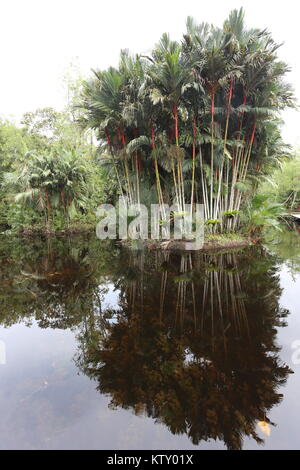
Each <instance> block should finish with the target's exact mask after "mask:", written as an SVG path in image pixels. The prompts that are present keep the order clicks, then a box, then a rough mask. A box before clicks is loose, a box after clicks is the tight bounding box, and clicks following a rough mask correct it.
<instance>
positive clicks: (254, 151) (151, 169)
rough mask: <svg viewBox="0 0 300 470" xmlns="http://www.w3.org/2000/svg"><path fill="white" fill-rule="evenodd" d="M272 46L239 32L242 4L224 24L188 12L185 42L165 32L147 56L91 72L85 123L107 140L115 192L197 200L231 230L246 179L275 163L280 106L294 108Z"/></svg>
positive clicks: (252, 32)
mask: <svg viewBox="0 0 300 470" xmlns="http://www.w3.org/2000/svg"><path fill="white" fill-rule="evenodd" d="M278 47H279V46H278V45H277V44H275V43H274V41H273V39H272V37H271V35H270V33H269V32H267V31H265V30H264V31H261V30H258V29H246V28H245V25H244V12H243V10H242V9H240V10H239V11H237V10H234V11H233V12H231V13H230V15H229V17H228V19H227V20H226V21H225V22H224V24H223V27H222V28H216V27H214V26H212V25H208V24H206V23H202V24H197V22H196V21H195V20H193V19H192V18H188V20H187V31H186V33H185V34H184V36H183V41H182V43H178V42H176V41H172V40H171V39H170V37H169V36H168V34H164V35H163V36H162V38H161V40H160V42H159V43H158V44H157V45H156V46H155V47H154V49H153V51H152V53H151V54H150V55H149V56H131V55H130V54H129V53H128V52H127V51H122V52H121V58H120V64H119V67H118V68H117V69H116V68H109V69H108V70H106V71H103V72H100V71H99V72H94V75H95V76H94V78H93V79H91V80H90V81H88V82H87V83H86V84H85V87H84V92H83V101H82V108H83V113H84V116H83V118H84V119H83V120H84V121H85V125H86V126H87V127H89V128H92V129H94V130H95V131H96V132H97V135H98V137H99V139H100V141H101V142H102V143H103V142H105V143H106V153H105V155H106V157H105V158H106V159H107V161H109V157H110V158H111V160H112V163H113V166H114V169H115V172H116V177H117V180H118V182H119V187H120V192H121V194H124V195H127V196H128V199H129V201H130V202H138V203H139V202H143V201H141V189H142V188H143V187H146V186H147V185H149V187H150V188H151V185H152V184H153V185H155V186H156V193H157V200H158V202H159V204H160V205H161V206H162V207H163V205H164V202H165V201H168V202H169V201H175V202H176V203H177V204H178V206H179V208H180V210H184V208H185V204H186V203H187V202H191V204H192V205H193V204H194V202H202V203H203V204H204V212H205V218H206V221H207V223H208V224H209V226H210V227H213V230H226V229H230V230H231V229H233V228H235V229H236V228H237V227H238V225H239V212H240V208H241V206H242V204H244V202H245V198H246V197H248V196H249V191H248V190H247V188H248V186H249V184H251V185H252V187H254V186H255V184H257V181H258V179H259V178H261V177H263V176H265V175H266V172H267V171H268V169H269V168H270V158H271V157H270V156H271V155H273V156H274V162H275V161H277V160H278V152H277V153H276V152H274V145H273V144H272V138H271V135H275V134H276V132H277V138H278V139H279V140H278V141H280V131H279V127H278V126H279V120H278V113H279V111H281V110H282V109H284V108H285V107H287V106H294V97H293V93H292V90H291V88H290V86H289V85H288V84H286V83H285V82H284V81H283V77H284V76H285V74H286V72H287V71H288V67H287V66H286V64H284V63H282V62H281V61H279V60H278V58H277V55H276V54H277V49H278ZM275 129H276V132H275ZM274 132H275V134H274ZM284 153H286V152H284ZM275 155H276V157H275ZM255 168H259V171H255V175H253V169H255ZM254 176H255V178H254ZM246 190H247V191H246Z"/></svg>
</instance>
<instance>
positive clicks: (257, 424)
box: [0, 230, 300, 449]
mask: <svg viewBox="0 0 300 470" xmlns="http://www.w3.org/2000/svg"><path fill="white" fill-rule="evenodd" d="M272 238H273V237H272ZM0 264H1V273H0V416H1V419H0V448H1V449H226V448H228V449H240V448H243V449H256V448H261V449H300V419H299V418H300V401H299V390H300V312H299V306H300V301H299V294H300V235H299V233H297V231H296V230H293V231H290V232H286V233H282V234H281V235H280V236H278V237H277V239H276V240H275V241H274V240H273V241H272V243H270V244H269V245H267V246H265V247H251V248H249V249H246V250H243V251H239V252H231V253H223V254H211V255H208V254H199V253H198V254H196V253H193V254H187V253H185V254H180V253H158V252H143V251H128V250H126V249H124V248H123V249H122V248H120V247H119V246H117V245H113V244H110V243H106V242H103V241H99V240H96V239H95V238H94V237H93V236H89V237H83V238H82V237H73V238H72V239H68V238H65V239H53V240H52V239H48V240H24V239H8V237H4V236H3V237H2V238H1V239H0Z"/></svg>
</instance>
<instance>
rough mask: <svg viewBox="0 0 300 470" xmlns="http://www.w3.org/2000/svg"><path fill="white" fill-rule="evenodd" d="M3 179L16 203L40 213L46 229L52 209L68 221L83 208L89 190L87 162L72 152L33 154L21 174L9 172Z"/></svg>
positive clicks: (52, 212) (51, 215)
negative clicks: (60, 213)
mask: <svg viewBox="0 0 300 470" xmlns="http://www.w3.org/2000/svg"><path fill="white" fill-rule="evenodd" d="M5 179H6V183H8V184H9V185H10V187H11V190H12V192H13V193H14V199H15V202H17V203H21V204H26V205H31V206H32V207H33V208H35V209H36V210H37V211H38V212H41V213H43V214H44V218H45V224H46V226H47V227H48V228H50V224H51V220H52V219H53V216H54V210H58V211H60V212H62V213H63V214H64V216H65V217H66V219H67V221H68V222H69V221H70V219H71V218H72V217H73V216H74V215H75V214H76V211H77V210H78V209H79V208H81V209H84V207H85V205H86V201H87V197H88V192H89V190H90V182H89V169H88V166H87V162H86V161H84V160H83V159H82V158H81V157H80V156H79V155H78V154H77V152H76V151H75V150H61V151H60V152H59V154H57V152H53V153H50V154H47V155H36V154H33V155H31V156H30V157H29V159H28V161H27V163H26V165H25V166H24V168H23V170H22V171H21V172H19V171H18V170H17V171H16V172H14V173H8V174H6V175H5Z"/></svg>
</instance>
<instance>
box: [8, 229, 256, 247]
mask: <svg viewBox="0 0 300 470" xmlns="http://www.w3.org/2000/svg"><path fill="white" fill-rule="evenodd" d="M92 234H95V230H94V228H91V227H74V228H70V229H66V230H45V229H38V230H24V231H23V232H18V233H17V232H16V233H12V232H8V233H7V234H6V233H5V232H2V235H4V236H5V235H6V236H12V235H13V236H15V237H24V238H28V239H30V238H39V237H40V238H55V237H63V236H74V237H75V236H77V235H92ZM99 241H100V240H99ZM112 241H113V240H112ZM115 242H116V243H117V244H119V245H121V246H122V247H124V248H127V249H133V250H134V249H146V250H149V251H158V250H162V251H198V252H204V253H209V252H217V251H224V250H236V249H241V248H246V247H248V246H252V245H255V244H257V243H259V242H260V240H258V239H255V240H254V239H251V238H250V237H247V236H242V235H239V234H234V233H230V234H223V235H221V234H220V235H217V234H215V235H207V236H206V237H205V240H204V243H203V245H202V247H201V248H199V249H196V250H195V249H194V248H191V242H192V241H191V240H190V241H189V240H174V239H171V240H152V239H147V240H140V239H137V240H130V239H127V240H115Z"/></svg>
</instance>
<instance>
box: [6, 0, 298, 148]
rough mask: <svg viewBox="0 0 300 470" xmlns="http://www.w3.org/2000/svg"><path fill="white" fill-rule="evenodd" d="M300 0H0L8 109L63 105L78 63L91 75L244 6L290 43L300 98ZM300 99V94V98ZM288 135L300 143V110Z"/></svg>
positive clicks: (290, 117)
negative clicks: (66, 79) (122, 55)
mask: <svg viewBox="0 0 300 470" xmlns="http://www.w3.org/2000/svg"><path fill="white" fill-rule="evenodd" d="M299 5H300V2H299V1H294V0H285V1H283V2H279V1H277V2H276V0H273V1H272V0H251V1H250V0H247V1H242V0H224V1H221V0H212V1H207V0H205V1H204V0H180V1H179V0H147V1H144V0H140V1H138V0H123V1H122V0H105V1H103V0H84V1H83V0H0V44H1V62H0V63H1V75H0V85H1V86H0V114H1V115H2V116H3V115H5V116H16V117H17V118H18V117H20V115H22V114H23V113H24V112H26V111H32V110H35V109H36V108H38V107H44V106H53V107H55V108H61V107H62V106H63V104H64V94H63V90H62V77H63V75H64V73H65V70H66V68H67V67H68V64H70V63H71V62H72V61H73V62H74V61H77V63H78V64H79V66H80V68H81V70H82V72H83V73H84V74H86V73H89V70H90V69H91V68H97V67H98V68H105V67H107V66H108V65H114V64H116V63H117V61H118V55H119V50H120V49H121V48H128V49H130V50H131V51H132V52H146V51H149V50H150V49H151V47H152V46H153V44H154V43H155V42H156V41H157V40H158V39H159V37H160V36H161V34H162V33H163V32H165V31H167V32H169V33H170V35H171V36H172V37H173V38H175V39H176V38H177V39H179V38H180V37H181V34H182V32H183V31H184V29H185V19H186V17H187V16H188V15H191V16H194V17H195V18H196V19H197V20H198V21H199V22H201V21H208V22H210V23H215V24H219V25H221V24H222V23H223V20H224V19H225V18H226V16H227V15H228V13H229V11H230V10H232V9H233V8H239V7H241V6H243V7H244V8H245V10H246V23H247V25H248V26H254V27H261V28H266V27H267V28H268V29H269V30H270V31H272V33H273V37H274V39H275V40H276V41H278V42H284V45H283V46H282V48H281V51H280V56H281V58H283V59H284V60H285V61H286V62H288V63H289V65H290V66H291V67H292V72H291V73H290V74H289V77H288V78H289V81H290V82H291V83H292V84H293V85H294V87H295V90H296V94H297V96H298V99H299V98H300V54H299V48H300V22H299V18H300V15H299V14H300V6H299ZM299 103H300V99H299ZM284 119H285V122H286V125H285V127H284V137H285V139H286V140H287V141H289V142H290V143H292V144H298V145H299V144H300V112H299V113H297V112H295V111H289V112H287V113H285V114H284Z"/></svg>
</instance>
